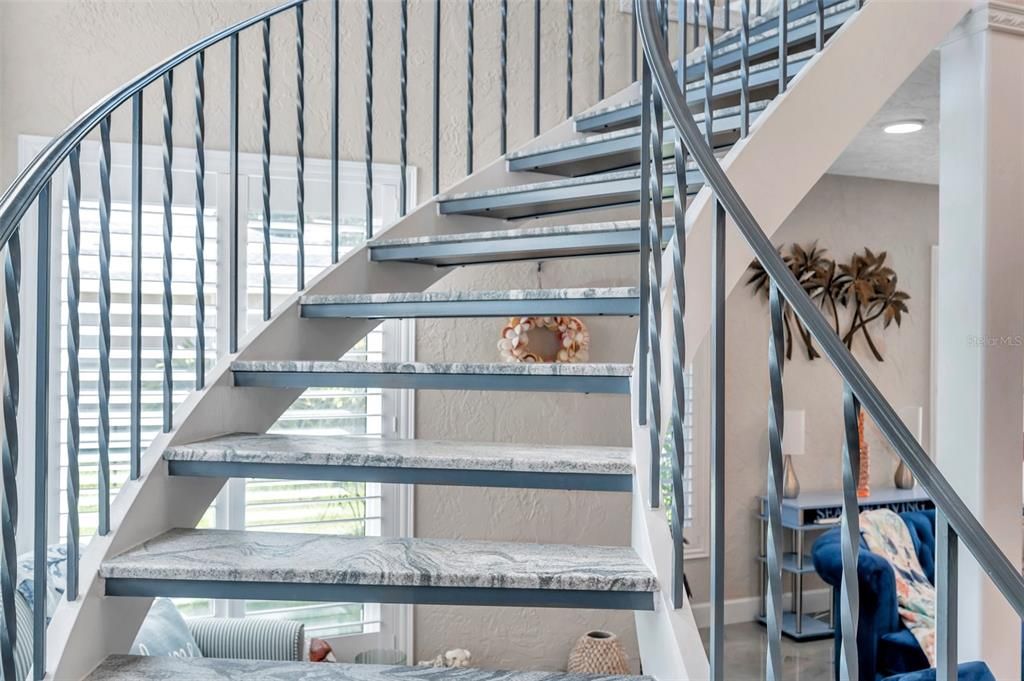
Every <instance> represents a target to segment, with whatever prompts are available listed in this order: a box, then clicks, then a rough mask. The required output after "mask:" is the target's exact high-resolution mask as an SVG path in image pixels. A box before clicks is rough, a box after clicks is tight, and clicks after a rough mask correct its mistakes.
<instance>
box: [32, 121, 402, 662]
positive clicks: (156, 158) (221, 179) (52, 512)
mask: <svg viewBox="0 0 1024 681" xmlns="http://www.w3.org/2000/svg"><path fill="white" fill-rule="evenodd" d="M49 142H50V138H48V137H41V136H36V135H19V137H18V164H19V169H23V168H25V167H26V166H27V165H28V164H29V163H30V162H31V161H32V159H34V158H35V156H36V155H37V154H38V153H39V152H40V151H41V150H42V149H43V148H44V147H45V146H46V145H47V144H48V143H49ZM99 151H100V150H99V143H98V142H96V141H92V140H86V141H84V142H82V145H81V167H82V169H83V182H82V187H83V195H84V196H89V195H90V193H92V192H97V193H98V190H97V189H96V188H95V187H89V186H87V184H86V176H87V175H90V174H91V172H90V173H87V172H86V169H87V168H88V169H90V171H91V169H94V168H95V167H96V166H97V165H98V159H99ZM142 156H143V168H144V172H145V173H157V172H159V173H162V168H163V160H162V147H160V146H158V145H143V153H142ZM194 163H195V149H193V148H186V147H175V148H174V155H173V161H172V168H173V170H174V172H175V174H178V173H193V172H194ZM130 167H131V145H130V144H126V143H113V144H111V168H112V173H111V178H112V193H113V194H114V197H115V198H114V200H115V201H118V200H124V199H123V197H124V195H125V193H126V192H130V185H129V177H130V175H129V174H128V172H127V169H130ZM330 168H331V163H330V161H329V160H326V159H318V158H309V157H307V158H306V165H305V179H306V181H307V187H308V185H309V184H311V183H314V182H317V181H320V182H329V181H330ZM270 170H271V177H272V181H273V180H274V179H275V178H281V179H288V180H291V181H293V182H294V179H295V158H294V157H290V156H281V155H272V156H271V164H270ZM206 171H207V197H208V203H212V202H211V201H210V196H211V189H215V190H216V192H217V194H216V195H217V196H222V197H227V196H228V195H229V194H228V191H229V185H228V183H229V179H230V178H229V155H228V153H227V152H225V151H220V150H211V149H207V150H206ZM66 173H67V171H66V165H65V166H62V167H61V168H60V169H59V170H58V171H57V172H56V173H55V174H54V176H53V178H52V181H51V207H50V210H51V215H52V216H53V218H52V220H53V223H54V225H60V224H61V216H62V207H63V203H64V201H65V200H66V191H67V189H66V183H67V177H66ZM261 173H262V159H261V157H260V155H258V154H252V153H242V154H239V175H240V176H242V178H241V179H242V181H240V182H239V197H238V199H239V206H240V209H241V210H240V213H241V216H240V223H241V224H240V225H239V231H240V232H241V233H242V235H240V236H241V238H240V239H239V243H238V244H237V247H238V264H239V270H240V271H239V276H238V284H239V289H240V290H239V295H238V300H239V302H240V305H239V307H240V309H239V311H238V315H239V320H238V321H239V335H240V337H242V338H243V339H244V337H245V336H246V333H247V330H246V315H247V310H246V291H245V283H246V262H247V254H246V247H247V244H246V239H245V238H244V234H245V233H246V218H245V216H246V213H247V211H246V208H247V207H248V206H249V205H250V201H249V196H248V191H249V185H250V182H247V181H245V180H246V178H247V177H248V178H251V177H259V176H260V174H261ZM364 173H365V165H364V164H363V163H362V162H356V161H342V162H340V163H339V176H340V177H339V179H340V182H341V183H342V184H343V185H344V184H346V183H362V182H364V178H365V175H364ZM373 173H374V186H375V188H378V187H379V188H381V190H384V189H385V188H387V189H390V190H391V191H393V193H394V195H395V196H397V195H398V194H399V191H400V182H399V179H400V177H401V174H400V168H399V166H397V165H392V164H374V167H373ZM406 180H407V182H406V186H407V196H408V197H409V203H408V205H415V197H416V169H415V168H412V167H409V168H407V173H406ZM211 183H213V184H211ZM185 191H187V192H188V194H187V196H188V199H187V201H186V200H185V199H184V196H185V194H184V193H183V192H182V193H179V195H178V197H177V198H176V200H175V205H176V206H179V207H180V206H181V205H184V204H186V203H188V202H191V201H192V200H193V191H194V188H193V187H192V186H191V185H190V186H188V188H187V190H185ZM143 192H144V202H145V203H157V202H159V199H158V198H156V197H158V196H159V194H160V192H161V187H160V186H159V184H158V183H156V184H155V185H154V183H144V186H143ZM119 195H120V199H119ZM382 195H386V192H384V191H382ZM272 197H273V187H272ZM309 200H310V199H309V192H308V190H307V211H308V210H309V208H308V207H309V205H310V204H309ZM375 203H376V204H377V205H375V211H374V213H375V215H376V216H381V215H383V214H384V211H383V210H381V206H380V202H379V201H377V202H375ZM395 213H396V214H397V208H396V210H395ZM228 215H229V214H228V211H227V210H226V206H225V209H222V210H218V211H217V218H216V222H217V224H216V229H217V230H218V231H217V234H218V239H217V244H218V254H217V255H218V262H219V267H218V272H217V281H218V282H227V281H228V280H229V278H228V271H227V263H228V260H229V258H227V257H226V256H227V252H226V249H227V248H228V247H229V238H228V234H229V232H228V230H229V227H230V225H229V223H228V219H229V217H228ZM378 219H379V218H378ZM36 223H37V214H36V210H35V207H34V206H33V208H32V209H31V210H30V211H29V212H28V213H27V214H26V216H25V217H24V218H23V220H22V225H23V227H24V229H22V231H21V234H22V243H21V246H22V280H21V282H22V283H21V291H22V317H21V329H22V333H21V348H22V351H21V354H20V357H19V364H20V369H21V375H22V376H23V381H22V383H23V395H22V399H21V409H20V410H19V414H18V417H19V427H20V428H21V429H22V432H30V428H31V426H32V424H33V423H34V419H35V412H36V409H35V404H36V397H37V386H35V385H34V384H35V382H34V381H28V380H24V377H30V376H32V375H34V374H33V372H34V365H35V353H33V352H31V351H30V349H31V348H33V347H34V345H35V342H34V341H35V325H36V320H35V317H34V315H33V311H34V310H37V309H38V305H37V304H36V278H37V275H36V273H37V267H36V263H37V253H38V229H37V227H38V225H37V224H36ZM388 226H389V225H384V226H381V225H379V224H378V225H377V226H376V227H375V232H377V233H379V232H380V231H383V229H386V228H387V227H388ZM210 228H211V225H209V224H208V225H207V230H209V229H210ZM64 238H65V237H64V234H63V228H62V227H61V228H60V230H59V231H58V230H57V229H54V232H53V233H52V235H51V244H50V245H51V249H50V250H51V257H50V272H51V282H50V297H51V304H50V323H49V329H50V334H49V336H50V338H49V341H50V352H49V355H50V367H49V369H50V371H49V384H50V386H53V387H56V388H57V389H55V390H50V391H49V395H48V397H49V400H48V409H49V413H50V414H59V413H60V399H61V389H60V386H61V385H62V382H61V378H62V377H61V364H60V352H61V338H60V337H59V336H60V329H61V304H60V302H59V301H60V299H61V291H59V290H58V287H59V286H60V280H59V278H58V279H57V282H58V283H56V284H55V283H54V280H53V273H60V272H61V257H62V255H61V253H62V247H63V243H62V240H63V239H64ZM309 278H310V277H309V276H307V280H308V279H309ZM225 299H226V298H225ZM275 312H276V310H275ZM226 320H227V317H226V315H220V316H219V320H218V328H217V347H218V348H226V347H227V345H228V335H227V334H228V328H227V327H228V325H227V323H226ZM384 343H385V352H386V353H387V354H389V355H391V356H394V357H399V358H402V359H403V360H405V361H411V360H412V359H413V356H414V353H415V325H414V324H413V323H411V321H410V320H403V321H401V322H398V323H395V324H393V325H389V327H388V328H387V329H386V330H385V333H384ZM212 368H213V367H212V365H210V364H209V363H208V365H207V369H208V371H209V370H210V369H212ZM25 388H27V390H25ZM384 395H385V397H384V399H385V402H387V403H388V404H389V405H390V406H391V409H390V410H388V411H386V412H385V413H386V414H390V415H391V416H392V418H391V419H390V422H388V421H389V419H385V423H384V424H383V427H384V434H383V436H384V437H395V438H412V437H413V436H414V434H413V424H414V423H415V417H414V409H415V402H414V392H413V391H411V390H386V391H384ZM61 428H62V424H61V423H60V422H59V419H56V418H54V419H51V420H50V428H49V433H48V435H49V449H50V452H49V466H50V473H49V475H48V496H49V499H50V503H49V504H48V514H49V517H48V519H47V532H48V534H49V535H50V536H51V537H58V536H60V527H59V517H60V504H59V503H58V494H59V493H60V492H59V490H60V479H59V477H60V476H59V471H60V462H61V452H60V442H61ZM33 479H34V457H26V456H23V457H21V458H20V461H19V470H18V480H19V504H20V505H21V507H22V508H32V503H33V497H34V494H33V484H32V481H33ZM244 482H245V481H244V480H241V479H239V480H233V481H231V482H229V484H228V485H226V486H225V489H224V490H223V491H222V494H221V496H220V497H218V502H217V515H218V518H219V517H220V515H221V510H222V509H225V511H226V509H227V508H228V505H229V504H230V503H231V502H230V499H231V495H230V489H231V487H232V484H234V486H235V487H238V486H239V484H240V483H241V489H242V490H244ZM413 490H414V487H413V486H412V485H382V499H381V503H382V505H383V507H382V509H381V511H382V512H381V516H382V521H381V522H382V528H381V534H382V535H383V536H412V533H413V528H414V525H413V515H412V514H413V509H414V503H413V494H414V491H413ZM238 496H239V495H238V494H237V493H236V494H235V495H234V498H235V499H237V498H238ZM241 498H242V499H243V500H244V491H243V494H242V495H241ZM221 499H225V500H227V503H222V502H221V501H220V500H221ZM236 503H237V502H236ZM18 522H19V527H18V535H17V536H18V539H19V547H18V548H19V551H28V550H31V549H32V546H31V537H32V534H33V527H32V524H33V517H32V514H31V513H22V514H19V521H18ZM84 539H87V538H84ZM227 603H228V602H227V601H224V602H222V603H221V602H216V604H215V611H216V614H217V615H237V614H240V613H238V612H237V609H236V608H235V606H236V605H237V606H240V607H243V608H244V604H243V603H241V602H237V603H232V605H231V607H230V608H229V607H228V606H227ZM380 607H381V630H380V632H377V633H367V634H358V635H348V636H340V637H332V638H329V639H328V641H329V642H330V643H331V645H332V647H334V648H335V651H336V653H338V654H340V656H341V658H342V659H343V658H345V657H351V656H352V655H354V653H355V652H358V651H360V650H365V649H367V648H379V647H394V648H396V649H399V650H403V651H405V653H406V655H407V657H408V659H412V642H413V636H412V624H413V617H412V607H411V606H408V605H384V606H380ZM229 610H231V611H232V612H228V611H229Z"/></svg>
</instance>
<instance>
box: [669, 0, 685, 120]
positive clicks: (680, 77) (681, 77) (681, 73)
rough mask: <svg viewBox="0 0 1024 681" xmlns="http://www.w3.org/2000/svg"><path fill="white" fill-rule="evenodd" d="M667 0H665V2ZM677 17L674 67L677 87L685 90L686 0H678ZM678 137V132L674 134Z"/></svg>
mask: <svg viewBox="0 0 1024 681" xmlns="http://www.w3.org/2000/svg"><path fill="white" fill-rule="evenodd" d="M667 1H668V0H666V2H667ZM678 2H679V4H678V7H677V12H678V16H679V17H680V19H679V67H678V68H677V69H676V82H677V83H679V89H681V90H682V91H683V92H686V51H687V47H686V0H678ZM676 136H677V137H678V134H677V135H676Z"/></svg>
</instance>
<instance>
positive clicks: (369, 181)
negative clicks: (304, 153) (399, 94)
mask: <svg viewBox="0 0 1024 681" xmlns="http://www.w3.org/2000/svg"><path fill="white" fill-rule="evenodd" d="M363 125H364V128H365V132H366V238H367V240H369V239H371V238H373V0H366V118H365V120H364V121H363Z"/></svg>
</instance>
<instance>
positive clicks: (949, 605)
mask: <svg viewBox="0 0 1024 681" xmlns="http://www.w3.org/2000/svg"><path fill="white" fill-rule="evenodd" d="M959 544H960V539H959V537H958V536H957V533H956V530H954V529H953V528H952V526H950V524H949V518H947V517H946V514H945V513H943V512H942V511H939V510H936V511H935V601H936V602H935V620H936V621H935V653H936V660H935V661H936V664H935V679H936V681H956V678H957V653H956V647H957V646H956V637H957V634H956V621H957V597H958V591H959V590H958V583H957V570H958V563H959V555H958V550H959V549H958V546H959Z"/></svg>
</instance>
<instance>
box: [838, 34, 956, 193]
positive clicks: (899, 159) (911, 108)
mask: <svg viewBox="0 0 1024 681" xmlns="http://www.w3.org/2000/svg"><path fill="white" fill-rule="evenodd" d="M906 119H921V120H923V121H924V122H925V125H924V129H923V130H921V131H920V132H916V133H912V134H909V135H887V134H885V133H884V132H882V128H883V126H885V125H887V124H889V123H892V122H894V121H899V120H906ZM829 172H830V173H833V174H836V175H854V176H856V177H873V178H877V179H882V180H899V181H903V182H920V183H925V184H936V185H937V184H938V183H939V55H938V52H933V53H932V54H931V55H929V56H928V58H927V59H925V61H924V62H923V63H922V64H921V66H919V67H918V68H917V70H916V71H914V73H912V74H911V75H910V77H909V78H907V80H906V81H905V82H904V83H903V85H901V86H900V88H899V89H898V90H897V91H896V92H895V93H894V94H893V96H892V97H891V98H889V101H888V102H886V104H885V106H883V107H882V109H881V111H879V112H878V113H877V114H876V115H875V117H874V118H872V119H871V122H870V123H868V124H867V126H865V127H864V129H863V130H861V131H860V133H859V134H858V135H857V137H856V138H854V140H853V142H851V143H850V146H848V147H847V148H846V150H845V151H844V152H843V153H842V155H840V156H839V158H838V159H837V160H836V162H835V163H834V164H833V165H832V167H831V168H830V169H829Z"/></svg>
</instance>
